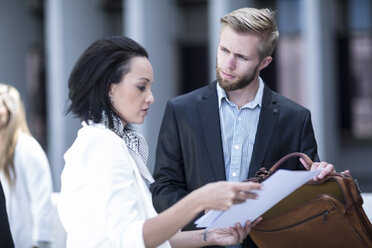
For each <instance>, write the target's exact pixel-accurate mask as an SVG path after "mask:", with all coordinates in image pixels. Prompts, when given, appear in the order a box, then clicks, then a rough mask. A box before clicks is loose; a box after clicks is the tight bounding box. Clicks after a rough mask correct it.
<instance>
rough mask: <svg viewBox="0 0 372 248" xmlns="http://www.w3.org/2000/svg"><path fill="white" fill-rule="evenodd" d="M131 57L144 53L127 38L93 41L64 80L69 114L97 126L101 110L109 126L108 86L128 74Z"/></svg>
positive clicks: (144, 53)
mask: <svg viewBox="0 0 372 248" xmlns="http://www.w3.org/2000/svg"><path fill="white" fill-rule="evenodd" d="M134 57H146V58H148V54H147V52H146V50H145V48H143V47H142V46H141V45H140V44H138V43H137V42H135V41H134V40H132V39H130V38H127V37H108V38H104V39H101V40H97V41H96V42H94V43H93V44H92V45H90V46H89V47H88V48H87V49H86V50H85V51H84V53H83V54H82V55H81V56H80V58H79V59H78V61H77V62H76V64H75V66H74V68H73V69H72V72H71V75H70V78H69V80H68V88H69V99H70V100H71V104H70V106H69V107H68V109H67V111H66V113H69V112H72V113H73V114H74V115H75V116H76V117H79V118H80V119H81V120H82V121H85V122H87V121H88V120H92V121H93V122H95V123H99V122H101V120H102V112H103V111H105V112H106V114H107V116H108V120H109V126H110V127H112V126H113V114H114V113H113V111H112V108H111V103H110V99H109V95H108V94H109V89H110V85H111V84H118V83H120V81H121V79H122V78H123V76H124V75H125V74H127V73H128V72H129V71H130V69H131V68H130V61H131V59H132V58H134Z"/></svg>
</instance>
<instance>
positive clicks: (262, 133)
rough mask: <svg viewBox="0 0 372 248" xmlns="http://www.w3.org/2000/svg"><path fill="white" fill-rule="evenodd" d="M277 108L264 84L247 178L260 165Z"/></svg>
mask: <svg viewBox="0 0 372 248" xmlns="http://www.w3.org/2000/svg"><path fill="white" fill-rule="evenodd" d="M279 110H280V109H279V107H278V106H277V102H276V99H275V97H274V96H273V93H272V91H271V90H270V88H269V87H268V86H266V85H265V88H264V95H263V99H262V109H261V113H260V119H259V122H258V127H257V133H256V138H255V143H254V147H253V154H252V159H251V165H250V168H249V173H248V178H250V177H252V176H254V174H255V173H256V171H257V170H258V169H259V168H260V167H261V166H262V163H263V161H264V158H265V155H266V152H267V148H268V145H269V143H270V140H271V136H272V133H273V131H274V128H275V126H276V122H277V119H278V116H279V113H280V112H279Z"/></svg>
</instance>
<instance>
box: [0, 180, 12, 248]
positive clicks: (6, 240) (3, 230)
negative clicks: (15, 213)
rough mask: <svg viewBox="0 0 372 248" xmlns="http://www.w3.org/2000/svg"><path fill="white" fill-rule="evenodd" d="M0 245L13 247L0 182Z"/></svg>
mask: <svg viewBox="0 0 372 248" xmlns="http://www.w3.org/2000/svg"><path fill="white" fill-rule="evenodd" d="M0 247H2V248H10V247H14V244H13V239H12V235H11V233H10V228H9V222H8V214H7V212H6V205H5V196H4V192H3V186H2V185H1V182H0Z"/></svg>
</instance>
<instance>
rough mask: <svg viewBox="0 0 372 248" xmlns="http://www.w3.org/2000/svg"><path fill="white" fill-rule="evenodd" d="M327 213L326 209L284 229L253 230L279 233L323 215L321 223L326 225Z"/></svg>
mask: <svg viewBox="0 0 372 248" xmlns="http://www.w3.org/2000/svg"><path fill="white" fill-rule="evenodd" d="M331 210H333V209H331ZM329 212H330V210H328V209H326V210H324V211H323V212H321V213H318V214H316V215H313V216H311V217H309V218H307V219H304V220H302V221H300V222H297V223H294V224H292V225H289V226H285V227H280V228H276V229H271V230H262V229H257V228H254V229H255V231H259V232H276V231H281V230H285V229H288V228H291V227H294V226H297V225H301V224H303V223H305V222H307V221H310V220H312V219H315V218H317V217H320V216H322V215H323V222H324V223H327V222H328V214H329Z"/></svg>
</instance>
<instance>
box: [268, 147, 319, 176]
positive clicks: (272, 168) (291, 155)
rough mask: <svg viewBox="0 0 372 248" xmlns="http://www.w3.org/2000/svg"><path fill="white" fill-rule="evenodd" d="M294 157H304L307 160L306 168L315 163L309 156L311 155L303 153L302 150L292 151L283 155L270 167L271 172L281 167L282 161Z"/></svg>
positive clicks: (308, 168)
mask: <svg viewBox="0 0 372 248" xmlns="http://www.w3.org/2000/svg"><path fill="white" fill-rule="evenodd" d="M293 157H300V158H302V159H303V160H304V161H305V163H306V165H304V167H305V169H306V170H310V167H311V165H312V164H313V161H312V160H311V159H310V158H309V156H307V155H306V154H305V153H302V152H292V153H290V154H288V155H286V156H284V157H282V158H281V159H280V160H279V161H278V162H276V163H275V164H274V165H273V166H272V167H271V168H270V170H269V172H270V174H272V173H274V172H275V171H276V170H277V169H278V168H279V166H280V165H281V164H282V163H284V162H285V161H287V160H288V159H290V158H293ZM301 164H302V163H301Z"/></svg>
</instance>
